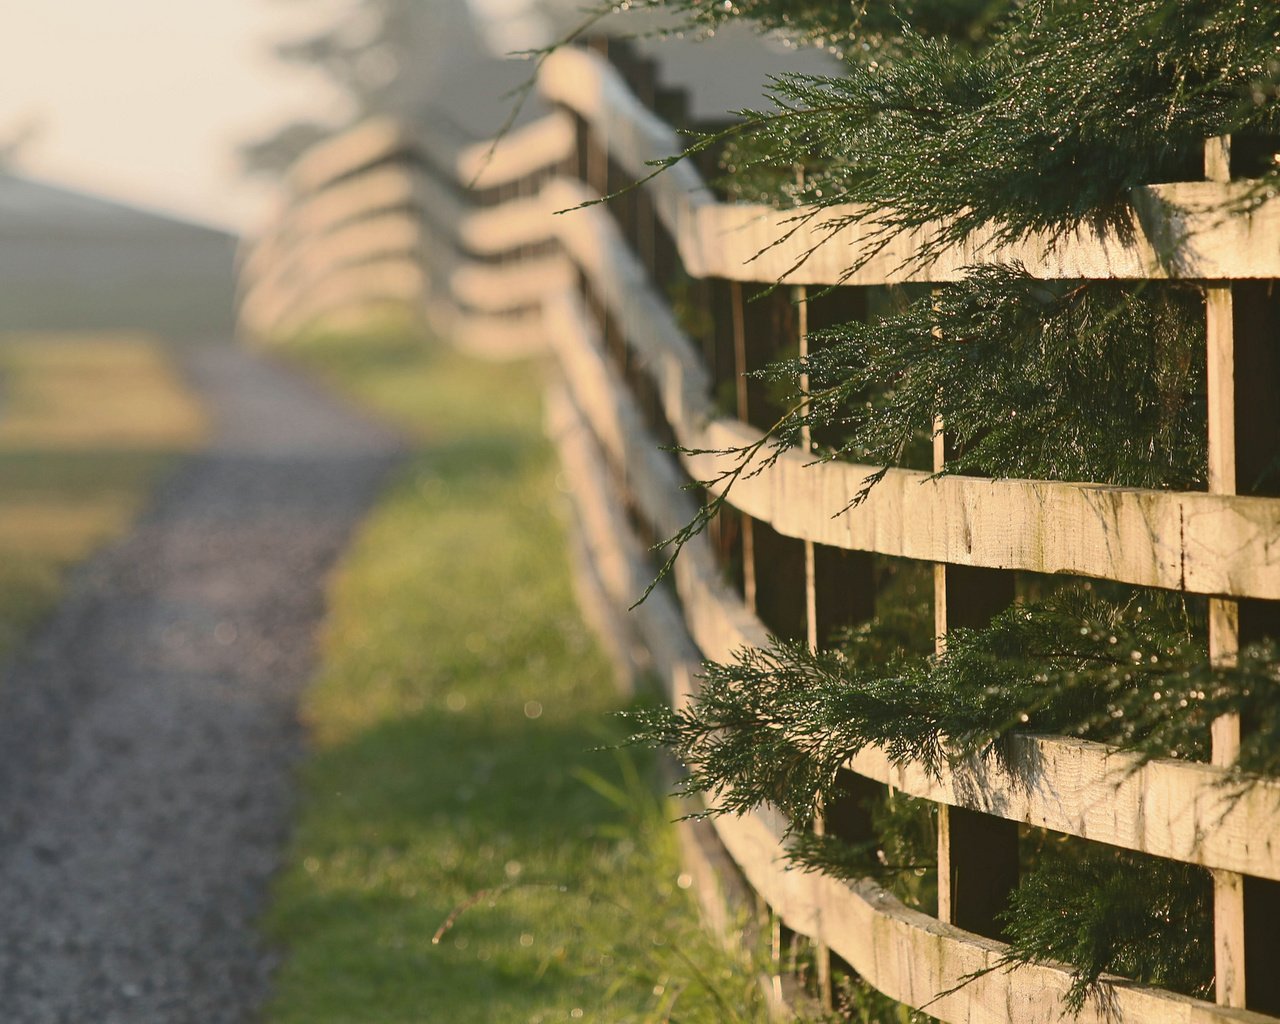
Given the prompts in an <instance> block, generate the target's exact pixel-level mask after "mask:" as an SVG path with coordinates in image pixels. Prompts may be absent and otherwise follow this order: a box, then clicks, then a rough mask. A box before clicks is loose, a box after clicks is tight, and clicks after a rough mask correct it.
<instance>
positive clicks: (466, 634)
mask: <svg viewBox="0 0 1280 1024" xmlns="http://www.w3.org/2000/svg"><path fill="white" fill-rule="evenodd" d="M289 352H290V354H291V355H292V356H293V357H295V358H296V359H297V360H299V361H301V362H302V363H303V364H304V365H306V366H308V367H310V368H312V369H313V370H315V371H317V372H319V373H320V374H321V375H323V376H324V377H326V378H328V379H329V380H330V381H331V382H333V383H335V384H336V385H337V386H339V387H340V388H342V389H344V390H346V391H347V392H349V393H352V394H354V395H356V396H357V397H358V398H360V399H361V400H362V401H364V402H365V403H367V404H368V405H370V406H372V407H373V408H375V409H378V410H380V411H381V412H383V413H384V414H386V415H389V416H391V417H393V418H394V419H395V420H396V421H397V422H398V423H400V424H401V425H403V426H404V427H405V428H406V430H408V431H409V432H411V434H412V435H413V436H414V437H415V438H416V439H417V448H416V451H415V453H414V454H413V456H412V459H411V462H410V465H409V467H408V469H407V470H406V471H405V472H404V473H403V475H402V476H401V478H400V479H399V480H398V482H397V483H396V484H395V485H394V486H393V487H392V488H391V490H390V491H389V493H387V494H386V495H385V496H384V498H383V500H382V501H381V503H380V504H379V506H378V507H377V509H376V510H375V512H374V513H373V515H372V517H371V518H370V519H369V520H368V521H367V523H366V525H365V527H364V528H363V530H362V531H361V533H360V535H359V537H358V538H357V540H356V543H355V545H354V548H353V549H352V550H351V551H350V553H349V554H348V556H347V558H346V560H345V563H344V565H343V567H342V568H341V570H340V572H339V573H338V574H337V576H336V579H335V581H334V585H333V589H332V592H331V611H330V618H329V621H328V625H327V629H326V635H325V637H324V640H323V645H322V646H323V650H322V658H323V663H322V666H321V669H320V675H319V679H318V683H317V685H315V686H314V688H313V690H312V691H311V694H310V696H309V699H308V700H307V703H306V709H305V714H306V720H307V722H308V725H309V727H310V730H311V736H312V740H313V751H312V754H311V757H310V759H309V760H308V762H307V764H306V766H305V769H304V773H303V775H304V778H303V795H302V807H301V817H300V822H299V825H298V830H297V833H296V841H295V843H294V847H293V850H292V854H291V856H290V862H289V866H288V868H287V870H286V872H285V873H284V875H283V876H282V878H281V880H280V883H279V885H278V887H277V891H276V902H275V907H274V910H273V911H272V912H271V913H270V915H269V919H268V930H269V934H270V936H271V937H272V938H273V939H274V940H275V941H277V942H279V943H281V944H282V945H283V946H284V947H285V955H286V958H285V962H284V965H283V967H282V968H281V970H280V972H279V975H278V978H277V996H276V999H275V1002H274V1004H273V1005H272V1007H271V1008H270V1012H269V1014H268V1019H269V1020H271V1021H274V1022H277V1024H284V1022H299V1024H301V1022H307V1024H317V1022H323V1021H342V1022H351V1021H378V1022H396V1021H403V1022H409V1021H414V1022H421V1021H440V1022H445V1021H447V1022H449V1024H467V1022H476V1024H504V1022H521V1024H523V1022H530V1024H532V1022H550V1021H573V1020H578V1019H582V1020H587V1021H601V1022H608V1024H624V1022H628V1021H666V1020H672V1021H674V1020H680V1021H685V1022H695V1021H704V1022H712V1021H714V1022H733V1021H748V1020H750V1021H756V1020H763V1019H765V1014H764V1012H763V1010H762V1009H761V1007H760V1005H759V1000H758V999H757V997H756V995H755V988H754V985H755V981H754V976H753V974H752V972H751V971H750V970H747V969H745V967H744V965H743V964H741V963H739V962H736V961H732V960H730V959H729V958H728V956H727V955H726V954H724V953H722V952H721V951H720V950H719V948H718V947H716V946H715V945H714V944H713V942H712V941H711V940H710V939H709V938H708V937H707V936H706V934H705V933H704V932H703V931H702V929H701V927H700V925H699V923H698V921H697V917H696V912H695V909H694V906H693V902H692V899H691V898H690V895H689V893H687V892H685V891H683V887H684V886H687V885H688V879H687V878H684V877H682V876H681V873H680V868H679V865H678V861H677V855H676V849H675V838H674V829H673V828H672V827H671V825H670V824H669V821H670V817H671V814H672V812H671V809H670V806H669V805H668V804H667V803H666V802H665V801H664V800H663V799H661V798H660V797H659V796H657V795H656V794H657V792H658V787H657V785H656V783H655V782H654V780H653V778H652V765H651V764H650V763H649V762H648V761H647V759H646V758H645V757H644V756H643V755H642V754H640V753H638V752H623V753H619V752H616V751H608V750H604V751H601V750H599V749H597V748H599V747H601V746H602V745H606V744H609V743H611V742H613V741H614V740H616V738H617V736H618V732H619V730H618V727H617V725H616V724H611V715H612V713H613V712H614V711H616V710H618V709H619V708H620V707H622V706H623V701H622V699H621V698H620V697H619V696H618V694H617V692H616V690H615V688H614V685H613V683H612V680H611V677H610V671H609V669H608V667H607V665H606V663H605V660H604V658H603V657H602V656H601V655H600V653H599V652H598V650H597V648H596V646H595V643H594V642H593V640H592V638H591V637H590V636H589V635H588V633H587V631H586V629H585V627H584V626H583V624H582V622H581V619H580V618H579V615H578V613H577V610H576V608H575V606H574V601H573V596H572V592H571V587H570V580H569V571H568V565H567V555H566V542H565V535H564V528H563V524H562V522H561V521H560V519H559V518H558V517H557V515H556V512H555V509H556V506H557V499H558V495H557V489H556V468H555V464H554V458H553V455H552V453H551V451H550V448H549V445H548V444H547V443H546V442H545V441H544V439H543V437H542V431H541V424H540V413H539V400H538V393H539V387H538V385H539V380H538V377H539V374H538V373H537V371H536V368H535V367H531V366H529V365H509V366H489V365H479V364H476V363H472V362H469V361H466V360H463V359H462V358H460V357H458V356H455V355H452V354H449V353H447V352H444V351H441V350H440V349H439V348H438V347H428V346H426V345H424V344H423V343H422V342H421V341H417V340H413V339H411V338H409V337H408V336H406V335H395V334H391V333H388V334H386V335H384V336H381V337H345V338H343V337H329V338H312V339H310V340H308V341H305V342H301V343H296V344H294V345H293V346H292V347H291V348H290V349H289ZM460 906H464V907H465V908H466V909H465V910H463V912H462V913H461V914H460V915H459V916H458V917H457V918H456V920H455V921H454V922H453V925H452V927H451V928H450V929H448V930H447V931H445V932H444V934H443V935H442V937H441V941H440V942H439V944H433V942H432V939H433V935H435V934H436V932H437V929H439V928H440V927H441V926H442V924H444V923H445V922H446V921H447V920H448V919H449V918H450V914H451V913H452V912H454V911H455V909H456V908H458V907H460Z"/></svg>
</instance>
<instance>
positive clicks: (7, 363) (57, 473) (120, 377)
mask: <svg viewBox="0 0 1280 1024" xmlns="http://www.w3.org/2000/svg"><path fill="white" fill-rule="evenodd" d="M203 431H204V425H203V420H202V415H201V412H200V410H199V407H198V405H197V404H196V400H195V398H194V397H193V396H192V395H191V394H189V393H188V392H187V390H186V389H185V387H184V386H183V385H182V383H181V381H180V380H179V379H178V378H177V376H176V375H175V374H174V372H173V370H172V367H171V366H170V364H169V361H168V359H167V358H166V354H165V352H164V350H163V348H162V347H161V346H160V344H159V343H158V342H155V341H152V340H149V339H148V338H145V337H140V336H137V335H124V334H87V335H35V334H33V335H3V336H0V656H3V655H4V654H5V653H7V652H8V651H10V650H11V649H12V648H13V646H14V645H15V644H16V643H17V642H18V641H19V640H21V638H22V637H23V636H24V635H25V634H26V632H27V631H28V630H29V629H30V628H31V626H32V625H33V624H34V623H36V622H37V621H38V620H39V619H40V618H41V617H42V616H43V615H44V614H45V613H46V612H47V611H48V610H49V609H50V608H51V607H52V606H53V604H54V602H55V601H56V600H57V598H58V594H59V592H60V590H61V586H62V581H63V579H64V577H65V574H66V571H67V570H68V569H69V568H70V567H71V566H73V565H74V564H76V563H77V562H79V561H81V560H82V559H84V558H85V557H86V556H87V555H88V554H90V553H91V552H92V551H93V550H94V549H95V548H96V547H98V546H99V545H101V544H103V543H104V542H106V541H108V540H110V539H111V538H113V537H115V536H117V535H119V534H120V533H121V532H123V530H124V529H125V528H126V527H127V526H128V525H129V523H130V522H131V521H132V520H133V517H134V515H135V514H136V512H137V510H138V508H139V507H140V506H141V504H142V502H143V501H144V500H145V499H146V496H147V494H148V493H149V492H150V490H151V487H152V485H153V484H154V482H155V479H156V476H157V474H158V473H159V472H161V471H162V470H163V469H164V468H165V467H166V466H168V465H169V464H170V463H171V462H172V460H173V458H174V457H175V455H177V454H178V453H180V452H184V451H189V450H191V449H192V448H194V447H195V446H196V445H197V444H198V443H199V441H200V439H201V437H202V436H203Z"/></svg>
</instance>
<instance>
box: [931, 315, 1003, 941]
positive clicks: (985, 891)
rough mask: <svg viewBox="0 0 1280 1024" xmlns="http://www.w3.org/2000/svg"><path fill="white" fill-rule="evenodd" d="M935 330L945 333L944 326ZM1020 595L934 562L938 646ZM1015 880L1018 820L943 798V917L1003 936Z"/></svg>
mask: <svg viewBox="0 0 1280 1024" xmlns="http://www.w3.org/2000/svg"><path fill="white" fill-rule="evenodd" d="M935 333H937V334H939V336H940V335H941V331H940V330H938V331H936V332H935ZM957 344H960V343H959V342H958V343H957ZM933 432H934V433H933V469H934V472H939V471H941V470H942V468H943V466H944V465H945V463H946V459H947V455H948V442H947V437H946V433H945V424H943V422H942V421H941V419H937V420H935V421H934V424H933ZM1014 596H1015V595H1014V577H1013V573H1011V572H1001V571H1000V570H996V569H980V568H974V567H971V566H960V565H946V564H938V565H935V566H934V569H933V615H934V636H935V640H934V643H935V645H936V650H937V653H938V654H942V653H943V652H944V651H945V650H946V642H947V640H946V636H947V631H948V630H949V629H953V628H955V627H959V626H969V627H977V626H983V625H986V624H987V622H989V621H990V620H991V617H992V616H993V615H995V614H996V613H997V612H999V611H1000V610H1001V609H1002V608H1005V607H1007V606H1008V605H1009V604H1010V603H1011V602H1012V601H1013V599H1014ZM1017 885H1018V825H1017V822H1014V821H1008V820H1005V819H1004V818H996V817H993V816H991V815H989V814H981V813H979V812H976V811H970V810H966V809H965V808H961V807H949V806H947V805H946V804H939V805H938V918H939V920H942V921H946V922H948V923H949V924H953V925H956V926H957V927H959V928H964V929H965V930H966V931H971V932H977V933H978V934H980V935H987V936H991V937H999V935H1000V932H1001V929H1000V925H999V923H998V922H997V920H996V915H998V914H999V913H1000V912H1001V911H1002V910H1004V908H1005V907H1006V906H1007V905H1008V902H1009V894H1010V893H1011V892H1012V891H1013V890H1014V889H1015V888H1017Z"/></svg>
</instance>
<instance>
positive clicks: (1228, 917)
mask: <svg viewBox="0 0 1280 1024" xmlns="http://www.w3.org/2000/svg"><path fill="white" fill-rule="evenodd" d="M1204 170H1205V177H1206V178H1208V179H1209V180H1210V181H1229V180H1230V179H1231V140H1230V138H1217V139H1209V140H1208V141H1206V142H1205V147H1204ZM1205 350H1206V358H1207V361H1208V362H1207V367H1206V383H1207V388H1208V424H1209V436H1208V462H1209V467H1208V468H1209V491H1210V493H1212V494H1234V493H1235V490H1236V460H1235V450H1236V440H1235V433H1236V409H1235V365H1234V364H1235V317H1234V315H1233V311H1232V305H1231V285H1230V284H1225V285H1213V286H1210V287H1207V288H1205ZM1239 649H1240V607H1239V605H1238V604H1237V603H1236V602H1235V601H1228V600H1223V599H1219V598H1211V599H1210V601H1209V659H1210V661H1211V662H1212V663H1213V664H1214V665H1217V666H1222V667H1230V666H1233V665H1235V664H1236V657H1237V653H1238V652H1239ZM1212 732H1213V753H1212V757H1213V763H1214V764H1216V765H1226V764H1231V763H1232V762H1233V761H1235V759H1236V755H1237V754H1238V753H1239V751H1240V718H1239V716H1238V715H1224V716H1223V717H1222V718H1219V719H1218V720H1217V721H1215V722H1214V723H1213V730H1212ZM1213 945H1214V977H1215V996H1216V998H1217V1001H1218V1003H1219V1005H1221V1006H1236V1007H1242V1006H1244V1005H1245V943H1244V877H1243V876H1242V875H1239V874H1237V873H1236V872H1233V871H1214V873H1213Z"/></svg>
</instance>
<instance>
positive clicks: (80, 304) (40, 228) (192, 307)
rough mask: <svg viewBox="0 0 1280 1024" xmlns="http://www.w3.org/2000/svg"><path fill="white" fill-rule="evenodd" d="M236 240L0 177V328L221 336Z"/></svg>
mask: <svg viewBox="0 0 1280 1024" xmlns="http://www.w3.org/2000/svg"><path fill="white" fill-rule="evenodd" d="M236 244H237V240H236V238H235V236H233V235H230V234H228V233H226V232H224V231H220V230H217V229H215V228H210V227H206V226H204V225H200V224H194V223H190V222H187V221H183V220H180V219H178V218H176V217H170V216H166V215H162V214H158V213H153V212H150V211H148V210H143V209H140V208H138V207H134V206H128V205H125V204H123V203H119V202H115V201H113V200H109V199H103V198H101V197H99V196H94V195H89V194H87V193H83V192H77V191H73V190H71V189H66V188H61V187H58V186H55V185H50V184H47V183H44V182H40V181H35V180H32V179H30V178H25V177H21V176H18V175H14V174H9V173H0V330H42V329H51V330H88V329H144V330H150V331H156V332H159V333H163V334H166V335H174V336H196V335H218V334H223V335H229V334H230V330H231V312H232V309H233V294H234V270H235V251H236Z"/></svg>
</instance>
